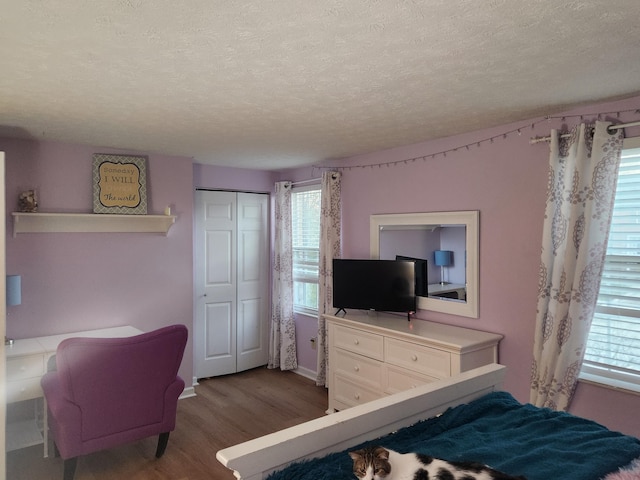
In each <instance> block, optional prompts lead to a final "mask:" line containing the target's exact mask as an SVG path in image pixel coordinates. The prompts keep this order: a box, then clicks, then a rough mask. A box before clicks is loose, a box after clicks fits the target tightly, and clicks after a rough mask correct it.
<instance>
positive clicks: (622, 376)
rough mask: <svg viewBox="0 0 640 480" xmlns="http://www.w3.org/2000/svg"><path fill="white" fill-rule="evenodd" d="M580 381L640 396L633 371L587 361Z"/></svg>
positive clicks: (639, 144) (638, 376)
mask: <svg viewBox="0 0 640 480" xmlns="http://www.w3.org/2000/svg"><path fill="white" fill-rule="evenodd" d="M635 148H640V137H633V138H626V139H625V140H624V144H623V150H628V149H635ZM597 308H599V309H600V310H603V311H604V309H606V307H597ZM604 313H609V312H604ZM628 313H629V312H627V314H628ZM639 315H640V314H639ZM634 316H635V315H634ZM638 354H639V355H640V352H638ZM579 380H580V381H582V382H586V383H592V384H596V385H599V386H605V387H607V388H613V389H621V390H626V391H630V392H636V393H639V394H640V373H638V372H637V371H633V370H629V371H624V370H623V369H620V368H611V367H609V366H607V365H602V364H596V363H593V362H590V361H588V360H585V361H584V362H583V365H582V368H581V370H580V375H579Z"/></svg>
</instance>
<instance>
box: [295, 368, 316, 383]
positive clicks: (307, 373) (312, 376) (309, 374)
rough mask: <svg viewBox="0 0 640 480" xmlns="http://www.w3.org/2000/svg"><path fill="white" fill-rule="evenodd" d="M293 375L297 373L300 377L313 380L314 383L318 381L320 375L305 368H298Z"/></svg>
mask: <svg viewBox="0 0 640 480" xmlns="http://www.w3.org/2000/svg"><path fill="white" fill-rule="evenodd" d="M293 373H297V374H298V375H302V376H303V377H306V378H308V379H310V380H313V381H314V382H315V381H316V377H317V376H318V374H317V373H316V372H314V371H313V370H310V369H308V368H304V367H298V368H296V369H295V370H293Z"/></svg>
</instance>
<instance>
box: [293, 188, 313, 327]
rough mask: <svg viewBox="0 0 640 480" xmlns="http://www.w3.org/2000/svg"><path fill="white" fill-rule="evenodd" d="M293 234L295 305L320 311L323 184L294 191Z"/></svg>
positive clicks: (301, 309)
mask: <svg viewBox="0 0 640 480" xmlns="http://www.w3.org/2000/svg"><path fill="white" fill-rule="evenodd" d="M291 230H292V235H293V245H292V247H293V309H294V311H296V312H299V313H306V314H311V315H317V314H318V269H319V261H320V187H319V186H318V185H313V186H308V187H306V188H294V189H293V190H292V191H291Z"/></svg>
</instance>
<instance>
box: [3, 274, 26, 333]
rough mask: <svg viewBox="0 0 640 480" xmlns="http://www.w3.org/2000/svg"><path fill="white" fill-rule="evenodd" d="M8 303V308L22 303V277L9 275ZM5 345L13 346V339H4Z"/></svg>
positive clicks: (7, 283)
mask: <svg viewBox="0 0 640 480" xmlns="http://www.w3.org/2000/svg"><path fill="white" fill-rule="evenodd" d="M6 286H7V290H6V297H5V298H6V302H7V307H12V306H15V305H20V304H21V303H22V277H21V276H20V275H7V277H6ZM4 344H5V345H13V339H11V338H7V337H4Z"/></svg>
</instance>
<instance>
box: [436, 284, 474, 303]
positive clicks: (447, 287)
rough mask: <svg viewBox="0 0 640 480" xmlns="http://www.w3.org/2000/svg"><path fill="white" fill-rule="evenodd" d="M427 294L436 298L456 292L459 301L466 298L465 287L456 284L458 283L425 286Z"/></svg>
mask: <svg viewBox="0 0 640 480" xmlns="http://www.w3.org/2000/svg"><path fill="white" fill-rule="evenodd" d="M427 292H428V294H429V296H430V297H431V296H434V297H437V296H438V295H441V294H443V293H450V292H457V293H458V299H459V300H465V299H466V297H467V287H466V285H462V284H458V283H445V284H444V285H442V284H440V283H430V284H429V285H428V286H427Z"/></svg>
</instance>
